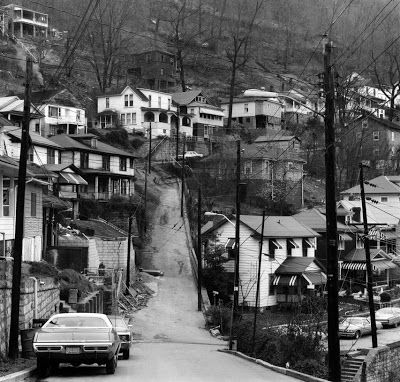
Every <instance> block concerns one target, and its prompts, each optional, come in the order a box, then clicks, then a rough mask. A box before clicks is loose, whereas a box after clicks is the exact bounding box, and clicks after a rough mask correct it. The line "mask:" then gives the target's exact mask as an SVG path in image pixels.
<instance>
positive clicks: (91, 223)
mask: <svg viewBox="0 0 400 382" xmlns="http://www.w3.org/2000/svg"><path fill="white" fill-rule="evenodd" d="M71 226H74V227H76V228H78V229H79V230H80V231H86V230H91V231H93V232H94V235H93V236H98V237H103V238H108V239H116V238H125V237H128V234H127V233H126V232H125V231H124V230H122V229H120V228H117V227H116V226H114V225H112V224H109V223H108V222H107V221H105V220H103V219H89V220H74V221H73V222H72V223H71Z"/></svg>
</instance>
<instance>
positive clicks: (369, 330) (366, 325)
mask: <svg viewBox="0 0 400 382" xmlns="http://www.w3.org/2000/svg"><path fill="white" fill-rule="evenodd" d="M362 331H363V333H364V334H369V333H372V326H371V321H370V320H369V319H368V318H366V319H365V320H364V321H363V329H362Z"/></svg>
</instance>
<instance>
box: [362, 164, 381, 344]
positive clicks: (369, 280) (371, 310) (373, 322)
mask: <svg viewBox="0 0 400 382" xmlns="http://www.w3.org/2000/svg"><path fill="white" fill-rule="evenodd" d="M359 166H360V191H361V205H362V212H363V224H364V249H365V261H366V263H367V292H368V305H369V314H370V316H371V336H372V347H373V348H376V347H377V346H378V338H377V335H376V320H375V304H374V295H373V291H372V282H373V279H372V266H371V251H370V248H369V237H368V221H367V208H366V205H365V191H364V171H363V168H364V165H363V164H362V163H360V164H359Z"/></svg>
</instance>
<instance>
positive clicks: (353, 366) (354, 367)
mask: <svg viewBox="0 0 400 382" xmlns="http://www.w3.org/2000/svg"><path fill="white" fill-rule="evenodd" d="M364 359H365V356H364V355H361V354H360V355H357V356H354V357H350V358H347V359H346V360H345V361H344V362H343V364H342V382H353V380H354V377H355V376H356V374H357V372H358V371H359V370H360V369H361V367H362V364H363V362H364Z"/></svg>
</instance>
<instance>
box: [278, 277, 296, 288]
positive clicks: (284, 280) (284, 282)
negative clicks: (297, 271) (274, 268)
mask: <svg viewBox="0 0 400 382" xmlns="http://www.w3.org/2000/svg"><path fill="white" fill-rule="evenodd" d="M296 280H297V275H281V276H275V278H274V281H273V282H272V284H273V285H281V286H295V285H296Z"/></svg>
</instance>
